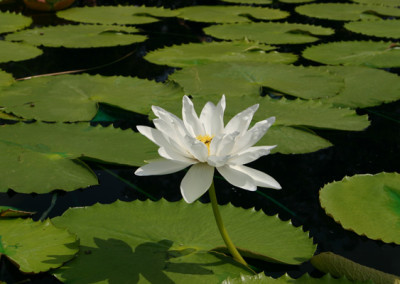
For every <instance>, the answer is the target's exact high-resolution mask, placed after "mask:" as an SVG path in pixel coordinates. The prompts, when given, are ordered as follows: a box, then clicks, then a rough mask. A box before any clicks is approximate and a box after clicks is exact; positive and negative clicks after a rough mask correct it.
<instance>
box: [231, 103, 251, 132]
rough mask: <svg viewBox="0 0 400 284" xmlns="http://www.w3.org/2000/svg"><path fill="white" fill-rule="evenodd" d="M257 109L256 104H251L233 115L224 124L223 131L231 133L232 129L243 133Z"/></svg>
mask: <svg viewBox="0 0 400 284" xmlns="http://www.w3.org/2000/svg"><path fill="white" fill-rule="evenodd" d="M257 109H258V104H256V105H253V106H251V107H249V108H247V109H245V110H244V111H242V112H239V113H238V114H237V115H235V116H234V117H233V118H232V119H231V120H230V121H229V122H228V124H227V125H226V126H225V130H224V131H225V133H232V132H234V131H239V132H240V133H243V132H245V131H247V129H248V128H249V125H250V122H251V120H252V119H253V115H254V113H255V112H256V111H257Z"/></svg>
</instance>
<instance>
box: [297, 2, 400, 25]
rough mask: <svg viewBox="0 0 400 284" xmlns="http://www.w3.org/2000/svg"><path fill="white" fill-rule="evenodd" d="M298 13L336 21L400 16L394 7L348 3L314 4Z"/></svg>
mask: <svg viewBox="0 0 400 284" xmlns="http://www.w3.org/2000/svg"><path fill="white" fill-rule="evenodd" d="M295 10H296V12H297V13H299V14H302V15H305V16H308V17H314V18H320V19H329V20H335V21H357V20H360V19H362V20H365V19H380V18H382V17H385V16H395V17H399V16H400V10H399V9H397V8H394V7H385V6H377V5H362V4H348V3H314V4H307V5H302V6H298V7H296V9H295Z"/></svg>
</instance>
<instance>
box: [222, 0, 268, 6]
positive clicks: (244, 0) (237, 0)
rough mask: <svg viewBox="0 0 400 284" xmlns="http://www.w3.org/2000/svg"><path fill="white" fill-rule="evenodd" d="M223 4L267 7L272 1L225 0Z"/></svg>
mask: <svg viewBox="0 0 400 284" xmlns="http://www.w3.org/2000/svg"><path fill="white" fill-rule="evenodd" d="M222 2H228V3H236V4H257V5H266V4H271V3H272V0H223V1H222Z"/></svg>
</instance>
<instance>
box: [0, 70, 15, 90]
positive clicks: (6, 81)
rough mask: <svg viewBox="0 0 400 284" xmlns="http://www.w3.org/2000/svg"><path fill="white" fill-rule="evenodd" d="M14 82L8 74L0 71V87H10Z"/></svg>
mask: <svg viewBox="0 0 400 284" xmlns="http://www.w3.org/2000/svg"><path fill="white" fill-rule="evenodd" d="M14 82H15V80H14V77H13V76H12V75H11V74H10V73H7V72H4V71H2V70H0V87H3V86H8V85H11V84H12V83H14Z"/></svg>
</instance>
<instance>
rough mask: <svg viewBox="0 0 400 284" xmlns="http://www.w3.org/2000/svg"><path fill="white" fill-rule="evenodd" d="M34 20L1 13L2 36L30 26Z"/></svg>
mask: <svg viewBox="0 0 400 284" xmlns="http://www.w3.org/2000/svg"><path fill="white" fill-rule="evenodd" d="M31 23H32V19H31V18H29V17H25V16H23V15H21V14H14V13H9V12H0V34H2V33H9V32H14V31H17V30H20V29H23V28H25V27H27V26H29V25H30V24H31Z"/></svg>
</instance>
